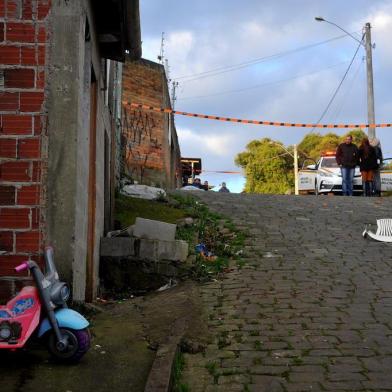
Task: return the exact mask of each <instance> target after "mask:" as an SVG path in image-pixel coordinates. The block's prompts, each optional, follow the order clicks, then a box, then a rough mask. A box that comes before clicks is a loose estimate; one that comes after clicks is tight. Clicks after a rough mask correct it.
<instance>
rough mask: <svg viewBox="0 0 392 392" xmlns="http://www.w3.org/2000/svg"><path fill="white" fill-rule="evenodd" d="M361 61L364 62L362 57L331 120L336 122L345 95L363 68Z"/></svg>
mask: <svg viewBox="0 0 392 392" xmlns="http://www.w3.org/2000/svg"><path fill="white" fill-rule="evenodd" d="M363 62H364V60H363V59H362V60H361V61H360V62H359V64H358V67H357V69H356V70H355V73H354V76H353V78H352V79H351V82H350V85H349V87H348V89H347V90H346V93H345V94H344V97H343V99H342V102H341V104H340V106H338V108H337V109H336V111H335V114H334V116H333V122H336V121H337V119H338V117H339V116H340V113H341V111H342V109H343V107H344V105H345V104H346V102H347V97H348V95H349V94H350V92H351V90H352V88H353V86H354V82H355V81H356V80H357V77H358V75H359V71H360V70H361V69H363V67H362V66H363Z"/></svg>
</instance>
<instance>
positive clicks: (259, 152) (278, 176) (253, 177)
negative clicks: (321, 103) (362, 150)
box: [235, 129, 366, 193]
mask: <svg viewBox="0 0 392 392" xmlns="http://www.w3.org/2000/svg"><path fill="white" fill-rule="evenodd" d="M347 135H351V136H352V137H353V143H355V144H356V145H358V146H359V144H360V143H361V141H362V139H363V138H364V137H366V134H365V132H363V131H362V129H352V130H351V131H348V132H347V133H346V134H345V135H343V136H341V137H339V136H338V135H336V134H335V133H332V132H330V133H327V134H325V135H321V134H320V133H313V132H312V133H308V134H307V135H305V137H304V138H303V139H302V141H301V143H299V145H298V154H299V165H300V167H301V166H302V164H303V163H304V161H305V160H306V159H307V158H311V159H313V160H314V161H318V160H319V158H320V156H321V154H322V153H323V152H326V151H335V150H336V148H337V147H338V145H339V144H340V143H342V142H343V141H344V139H345V138H346V136H347ZM285 149H286V150H289V151H290V152H292V147H291V146H289V147H287V148H286V147H284V145H283V144H282V143H281V142H279V141H273V140H272V139H269V138H264V139H261V140H253V141H251V142H250V143H249V144H248V145H247V146H246V151H244V152H241V153H239V154H238V155H237V156H236V158H235V163H236V165H237V166H240V167H242V168H243V169H244V170H245V176H246V184H245V192H251V193H287V192H288V191H291V190H292V189H293V187H294V174H293V158H292V156H291V155H290V154H288V153H287V152H286V151H285Z"/></svg>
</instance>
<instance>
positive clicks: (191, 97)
mask: <svg viewBox="0 0 392 392" xmlns="http://www.w3.org/2000/svg"><path fill="white" fill-rule="evenodd" d="M347 63H348V61H343V62H341V63H337V64H333V65H330V66H328V67H325V68H322V69H319V70H318V71H313V72H307V73H305V74H301V75H296V76H293V77H291V78H286V79H280V80H275V81H272V82H266V83H261V84H256V85H254V86H249V87H244V88H241V89H236V90H226V91H221V92H218V93H212V94H206V95H195V96H190V97H182V98H180V97H179V98H177V101H184V100H191V99H200V98H208V97H216V96H219V95H227V94H235V93H240V92H243V91H249V90H253V89H256V88H260V87H265V86H270V85H274V84H279V83H284V82H289V81H291V80H295V79H300V78H303V77H306V76H309V75H314V74H317V73H320V72H323V71H326V70H328V69H331V68H335V67H339V66H341V65H343V64H347Z"/></svg>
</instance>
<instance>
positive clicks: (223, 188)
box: [218, 182, 230, 193]
mask: <svg viewBox="0 0 392 392" xmlns="http://www.w3.org/2000/svg"><path fill="white" fill-rule="evenodd" d="M218 192H225V193H230V191H229V189H228V188H226V183H225V182H222V187H221V188H220V189H219V191H218Z"/></svg>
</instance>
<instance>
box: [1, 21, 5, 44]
mask: <svg viewBox="0 0 392 392" xmlns="http://www.w3.org/2000/svg"><path fill="white" fill-rule="evenodd" d="M4 37H5V34H4V23H0V42H1V41H4Z"/></svg>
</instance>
